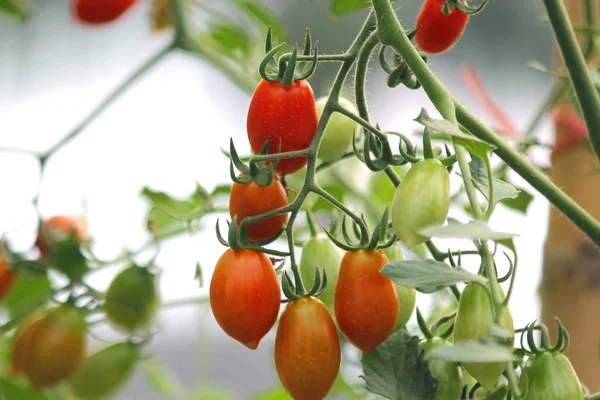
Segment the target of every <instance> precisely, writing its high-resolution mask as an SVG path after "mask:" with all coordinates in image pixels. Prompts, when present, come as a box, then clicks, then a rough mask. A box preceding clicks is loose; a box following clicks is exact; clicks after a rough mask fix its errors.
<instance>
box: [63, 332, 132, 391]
mask: <svg viewBox="0 0 600 400" xmlns="http://www.w3.org/2000/svg"><path fill="white" fill-rule="evenodd" d="M138 359H139V350H138V347H137V346H135V345H134V344H132V343H118V344H114V345H112V346H109V347H107V348H105V349H103V350H100V351H98V352H97V353H95V354H92V355H91V356H89V357H88V358H87V359H86V360H85V361H84V362H83V364H82V365H81V367H79V369H78V370H77V372H76V373H75V374H74V375H73V377H72V378H71V390H72V391H73V394H74V395H75V396H76V397H77V398H78V399H82V400H100V399H105V398H110V397H111V396H112V395H114V394H115V392H117V391H118V390H119V389H120V388H122V387H123V385H124V384H125V383H126V382H127V380H128V379H129V377H130V376H131V374H132V372H133V369H134V367H135V364H136V362H137V361H138Z"/></svg>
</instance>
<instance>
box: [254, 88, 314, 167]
mask: <svg viewBox="0 0 600 400" xmlns="http://www.w3.org/2000/svg"><path fill="white" fill-rule="evenodd" d="M318 123H319V117H318V116H317V108H316V105H315V96H314V94H313V91H312V88H311V87H310V85H309V83H308V82H307V81H305V80H300V81H294V83H293V84H292V85H290V86H284V85H283V84H281V83H279V82H267V81H261V82H260V83H259V84H258V86H257V87H256V90H255V91H254V94H253V95H252V100H251V101H250V108H249V109H248V120H247V124H246V127H247V129H248V139H249V140H250V146H251V147H252V150H253V151H254V152H255V153H257V154H258V153H259V152H260V150H261V148H262V147H263V146H264V144H265V142H266V141H267V139H268V138H269V137H270V138H271V145H270V147H269V153H270V154H272V153H276V152H277V149H278V147H279V143H280V142H281V151H282V152H288V151H296V150H303V149H306V148H308V147H309V146H310V143H311V141H312V139H313V137H314V135H315V131H316V130H317V124H318ZM307 161H308V159H307V158H306V157H295V158H288V159H284V160H281V161H279V164H278V165H277V169H276V170H275V171H276V172H277V173H278V174H279V175H282V176H283V175H288V174H292V173H294V172H296V171H298V170H299V169H300V168H302V167H304V166H305V165H306V163H307Z"/></svg>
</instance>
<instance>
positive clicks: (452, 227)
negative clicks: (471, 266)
mask: <svg viewBox="0 0 600 400" xmlns="http://www.w3.org/2000/svg"><path fill="white" fill-rule="evenodd" d="M421 234H422V235H425V236H428V237H432V238H440V239H442V238H445V239H447V238H455V239H479V240H502V239H512V238H514V237H515V236H519V235H518V234H516V233H508V232H494V231H492V230H491V229H490V228H489V227H488V226H487V225H486V224H485V223H483V222H481V221H470V222H467V223H466V224H462V223H460V222H450V221H449V222H448V225H444V226H435V227H432V228H427V229H424V230H423V231H421Z"/></svg>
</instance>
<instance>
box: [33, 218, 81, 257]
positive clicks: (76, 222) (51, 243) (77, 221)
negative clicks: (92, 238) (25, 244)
mask: <svg viewBox="0 0 600 400" xmlns="http://www.w3.org/2000/svg"><path fill="white" fill-rule="evenodd" d="M71 235H75V237H76V238H77V239H78V240H79V241H80V242H86V241H87V240H88V237H87V228H86V225H85V221H84V220H82V219H81V218H78V217H70V216H67V215H55V216H53V217H50V218H48V219H47V220H45V221H44V222H42V224H41V226H40V229H39V232H38V237H37V241H36V246H37V248H38V249H39V250H40V253H41V255H42V257H45V256H47V255H48V254H50V252H51V251H52V249H53V248H54V247H55V246H56V245H57V244H59V243H60V242H62V241H63V240H65V239H67V238H68V237H69V236H71Z"/></svg>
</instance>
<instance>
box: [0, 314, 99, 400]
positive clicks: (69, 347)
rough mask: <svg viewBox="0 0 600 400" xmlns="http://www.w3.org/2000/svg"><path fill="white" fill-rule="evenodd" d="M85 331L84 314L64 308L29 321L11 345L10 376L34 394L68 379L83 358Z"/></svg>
mask: <svg viewBox="0 0 600 400" xmlns="http://www.w3.org/2000/svg"><path fill="white" fill-rule="evenodd" d="M86 330H87V325H86V322H85V319H84V318H83V314H82V313H81V312H80V311H79V310H77V309H76V308H74V307H71V306H67V305H65V306H60V307H57V308H54V309H52V310H48V311H45V312H43V314H41V315H39V316H35V317H34V318H31V319H30V320H29V321H27V323H26V325H24V326H23V328H22V330H21V331H20V332H19V333H18V334H17V336H16V338H15V341H14V343H13V353H12V366H13V372H15V373H23V374H24V375H25V376H26V377H27V378H28V379H29V381H30V382H31V385H32V386H33V387H34V388H35V389H36V390H39V389H41V388H45V387H48V386H52V385H54V384H56V383H58V382H59V381H61V380H64V379H66V378H68V377H69V376H71V374H73V372H75V370H76V369H77V367H79V365H80V364H81V361H82V360H83V358H84V356H85V348H86V343H85V335H86Z"/></svg>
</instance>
